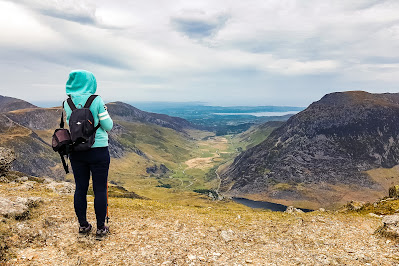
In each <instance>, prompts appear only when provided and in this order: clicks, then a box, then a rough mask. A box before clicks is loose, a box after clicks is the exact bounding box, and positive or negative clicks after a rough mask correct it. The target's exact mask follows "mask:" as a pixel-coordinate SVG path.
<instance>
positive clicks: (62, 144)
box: [51, 103, 72, 174]
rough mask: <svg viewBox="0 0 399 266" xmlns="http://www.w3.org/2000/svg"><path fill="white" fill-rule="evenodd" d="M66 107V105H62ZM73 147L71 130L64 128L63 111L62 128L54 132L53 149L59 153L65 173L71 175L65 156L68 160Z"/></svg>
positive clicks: (62, 115)
mask: <svg viewBox="0 0 399 266" xmlns="http://www.w3.org/2000/svg"><path fill="white" fill-rule="evenodd" d="M62 106H64V103H62ZM71 146H72V139H71V134H70V133H69V130H68V129H66V128H64V112H63V109H61V122H60V128H57V129H56V130H55V131H54V134H53V138H52V140H51V147H52V148H53V150H54V151H56V152H58V153H59V154H60V157H61V161H62V165H63V166H64V170H65V173H67V174H68V173H69V171H68V164H67V163H66V161H65V158H64V156H66V157H67V159H68V154H69V153H70V150H71Z"/></svg>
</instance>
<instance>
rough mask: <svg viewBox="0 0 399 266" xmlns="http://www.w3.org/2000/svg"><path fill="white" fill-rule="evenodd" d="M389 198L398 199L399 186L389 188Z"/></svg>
mask: <svg viewBox="0 0 399 266" xmlns="http://www.w3.org/2000/svg"><path fill="white" fill-rule="evenodd" d="M389 197H390V198H399V185H395V186H392V187H390V188H389Z"/></svg>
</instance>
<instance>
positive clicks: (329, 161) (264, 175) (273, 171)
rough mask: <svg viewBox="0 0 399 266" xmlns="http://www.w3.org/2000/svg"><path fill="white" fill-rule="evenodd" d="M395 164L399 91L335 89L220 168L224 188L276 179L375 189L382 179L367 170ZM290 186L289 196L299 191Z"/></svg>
mask: <svg viewBox="0 0 399 266" xmlns="http://www.w3.org/2000/svg"><path fill="white" fill-rule="evenodd" d="M397 164H399V94H389V93H387V94H371V93H367V92H362V91H354V92H343V93H332V94H328V95H326V96H324V97H323V98H322V99H321V100H319V101H317V102H314V103H312V104H311V105H310V106H309V107H308V108H307V109H306V110H304V111H302V112H300V113H298V114H297V115H295V116H293V117H291V118H290V119H289V120H288V121H287V122H286V123H285V124H284V125H283V126H281V127H280V128H278V129H276V130H275V131H274V132H273V133H272V134H271V135H270V136H269V138H267V139H266V140H265V141H264V142H262V143H261V144H259V145H257V146H255V147H253V148H251V149H249V150H247V151H245V152H243V153H241V154H240V155H239V156H238V157H237V158H236V159H235V160H234V162H233V163H232V165H231V166H230V167H229V168H227V169H226V170H225V171H224V172H223V173H222V174H221V178H222V188H223V189H224V190H225V191H226V190H230V191H231V192H236V193H260V192H262V191H267V190H269V189H270V188H271V187H273V185H275V184H278V183H286V184H302V185H304V186H308V187H311V186H312V184H321V183H328V184H347V185H351V184H355V185H358V186H362V187H367V188H371V189H374V188H377V187H378V184H376V183H375V182H374V181H373V180H371V179H370V178H369V176H368V175H367V174H365V173H364V171H366V170H369V169H373V168H378V167H385V168H390V167H393V166H395V165H397ZM290 192H291V193H287V191H285V193H286V194H285V197H290V196H293V197H297V196H298V193H299V194H300V192H298V191H295V189H294V190H292V191H290ZM279 193H280V192H278V193H276V192H275V193H274V194H273V193H272V194H273V195H275V196H276V197H279V196H278V194H279ZM299 198H300V196H299Z"/></svg>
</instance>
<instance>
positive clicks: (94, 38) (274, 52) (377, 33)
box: [0, 0, 399, 106]
mask: <svg viewBox="0 0 399 266" xmlns="http://www.w3.org/2000/svg"><path fill="white" fill-rule="evenodd" d="M0 36H1V38H0V73H1V74H0V75H1V84H0V95H6V96H12V97H17V98H21V99H24V100H28V101H31V102H39V101H41V102H44V101H62V100H63V99H64V98H65V97H66V96H65V83H66V81H67V79H68V74H69V72H70V71H71V70H74V69H86V70H89V71H91V72H93V73H94V75H95V76H96V78H97V82H98V90H97V93H98V94H100V95H101V96H102V97H103V98H104V100H105V101H117V100H119V101H126V102H137V101H168V102H185V101H199V102H206V103H208V104H211V105H222V106H232V105H284V106H307V105H309V104H310V103H312V102H313V101H316V100H318V99H320V98H321V97H322V96H323V95H325V94H327V93H331V92H336V91H347V90H365V91H369V92H376V93H382V92H398V89H399V86H398V84H399V1H396V0H391V1H383V0H351V1H344V0H335V1H330V0H323V1H320V0H298V1H295V0H248V1H242V0H218V1H215V0H201V1H200V0H197V1H189V0H180V1H178V0H167V1H166V0H157V1H153V0H147V1H135V0H113V1H105V0H96V1H94V0H12V1H8V0H0Z"/></svg>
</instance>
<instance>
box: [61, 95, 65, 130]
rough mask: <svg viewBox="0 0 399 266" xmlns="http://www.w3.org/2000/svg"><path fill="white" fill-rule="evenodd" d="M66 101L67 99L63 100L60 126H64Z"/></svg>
mask: <svg viewBox="0 0 399 266" xmlns="http://www.w3.org/2000/svg"><path fill="white" fill-rule="evenodd" d="M64 103H65V101H63V102H62V106H61V121H60V128H64Z"/></svg>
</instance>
